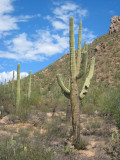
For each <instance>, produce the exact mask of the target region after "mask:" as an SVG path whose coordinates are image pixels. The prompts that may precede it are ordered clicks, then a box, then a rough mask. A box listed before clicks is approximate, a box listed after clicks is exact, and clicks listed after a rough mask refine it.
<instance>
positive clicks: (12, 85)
mask: <svg viewBox="0 0 120 160" xmlns="http://www.w3.org/2000/svg"><path fill="white" fill-rule="evenodd" d="M14 78H15V71H13V79H12V91H14Z"/></svg>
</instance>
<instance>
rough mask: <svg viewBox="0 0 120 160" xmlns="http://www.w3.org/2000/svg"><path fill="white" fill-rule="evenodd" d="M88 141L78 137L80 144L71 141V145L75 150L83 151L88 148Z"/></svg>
mask: <svg viewBox="0 0 120 160" xmlns="http://www.w3.org/2000/svg"><path fill="white" fill-rule="evenodd" d="M88 144H89V143H88V139H86V138H84V137H80V142H78V141H74V140H73V145H74V147H75V148H76V149H78V150H80V149H81V150H84V149H86V147H87V146H88Z"/></svg>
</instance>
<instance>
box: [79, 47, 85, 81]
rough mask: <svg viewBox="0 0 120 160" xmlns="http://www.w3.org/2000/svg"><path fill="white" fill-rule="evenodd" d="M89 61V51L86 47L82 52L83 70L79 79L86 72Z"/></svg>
mask: <svg viewBox="0 0 120 160" xmlns="http://www.w3.org/2000/svg"><path fill="white" fill-rule="evenodd" d="M87 62H88V53H87V51H86V50H85V49H84V50H83V53H82V62H81V71H80V72H79V74H78V75H77V79H79V78H81V77H82V76H83V75H85V73H86V68H87Z"/></svg>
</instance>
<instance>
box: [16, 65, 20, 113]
mask: <svg viewBox="0 0 120 160" xmlns="http://www.w3.org/2000/svg"><path fill="white" fill-rule="evenodd" d="M19 104H20V63H18V66H17V91H16V113H18V108H19Z"/></svg>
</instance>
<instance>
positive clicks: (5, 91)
mask: <svg viewBox="0 0 120 160" xmlns="http://www.w3.org/2000/svg"><path fill="white" fill-rule="evenodd" d="M5 92H6V79H5V83H4V93H5Z"/></svg>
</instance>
